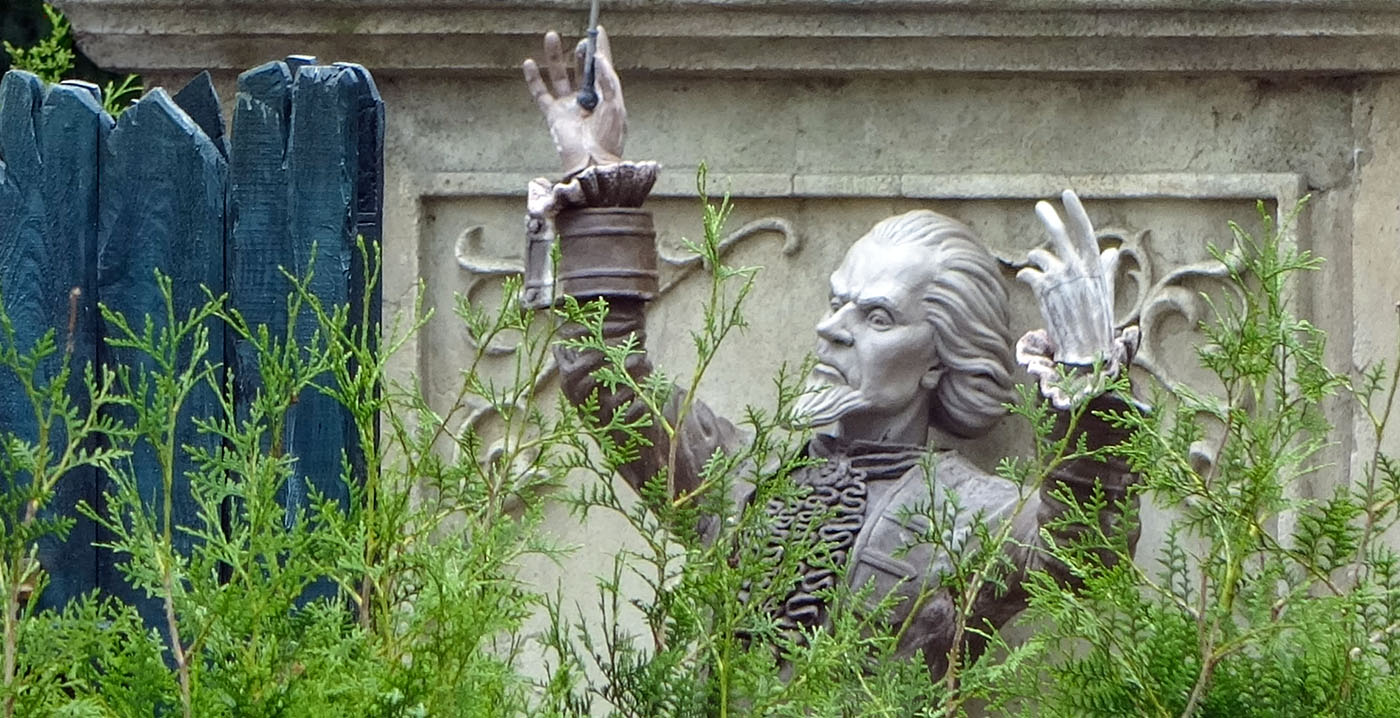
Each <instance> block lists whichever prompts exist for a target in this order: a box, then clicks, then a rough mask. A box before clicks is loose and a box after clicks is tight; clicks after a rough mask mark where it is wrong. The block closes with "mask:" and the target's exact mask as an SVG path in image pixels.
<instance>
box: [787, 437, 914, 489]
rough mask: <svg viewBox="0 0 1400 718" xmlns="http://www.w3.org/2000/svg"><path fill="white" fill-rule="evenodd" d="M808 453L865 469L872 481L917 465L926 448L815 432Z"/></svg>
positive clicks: (896, 474) (901, 474)
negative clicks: (854, 439) (850, 439)
mask: <svg viewBox="0 0 1400 718" xmlns="http://www.w3.org/2000/svg"><path fill="white" fill-rule="evenodd" d="M807 453H808V455H810V456H813V457H816V458H821V459H826V460H827V462H828V463H834V464H845V465H846V466H848V467H849V468H851V469H856V470H859V471H863V472H865V475H866V478H867V479H871V480H881V479H896V478H899V477H900V476H903V475H904V474H905V473H906V472H908V471H909V470H910V469H912V468H914V467H915V466H918V465H919V463H920V462H921V461H923V460H924V457H926V456H927V455H928V453H929V449H928V447H925V446H915V445H912V444H893V443H883V442H878V441H849V440H846V439H842V438H841V437H838V436H829V435H826V434H818V435H816V436H814V437H812V441H811V443H809V444H808V445H807Z"/></svg>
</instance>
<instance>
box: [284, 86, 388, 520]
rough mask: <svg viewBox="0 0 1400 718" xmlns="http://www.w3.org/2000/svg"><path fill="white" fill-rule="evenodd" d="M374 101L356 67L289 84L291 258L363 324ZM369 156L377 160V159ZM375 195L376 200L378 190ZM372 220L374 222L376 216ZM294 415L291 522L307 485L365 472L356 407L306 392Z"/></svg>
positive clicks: (331, 485) (320, 292) (337, 491)
mask: <svg viewBox="0 0 1400 718" xmlns="http://www.w3.org/2000/svg"><path fill="white" fill-rule="evenodd" d="M377 102H378V93H377V92H376V91H375V89H374V87H373V84H372V83H370V82H367V77H366V75H365V74H363V71H362V70H357V69H355V68H352V67H343V66H337V67H324V66H306V67H302V68H300V69H299V70H298V71H297V76H296V80H295V82H294V83H293V85H292V113H291V124H290V128H289V135H288V141H287V190H288V198H289V201H288V207H287V213H288V214H287V216H288V227H289V230H290V242H291V248H292V257H293V258H292V263H293V266H294V267H296V270H297V271H303V272H304V271H306V269H307V268H308V267H314V275H313V278H312V281H311V284H310V289H311V291H312V292H313V293H314V294H315V295H316V296H317V297H318V298H319V299H320V300H321V302H322V303H323V304H324V305H326V306H327V307H329V306H333V305H337V304H350V305H351V315H352V317H353V320H354V321H355V322H356V323H357V324H358V323H359V322H360V318H361V317H362V316H363V315H362V314H361V310H362V309H364V308H365V307H366V306H367V305H366V304H365V302H364V297H365V289H364V286H363V285H364V276H363V272H362V271H357V270H358V268H359V267H361V266H362V265H361V264H360V262H361V261H362V259H361V258H359V257H358V255H359V250H358V248H357V241H356V238H357V236H358V235H359V234H360V230H361V214H362V212H361V210H362V205H361V203H360V195H361V176H360V175H361V167H362V160H361V147H362V133H363V132H365V131H368V132H372V133H377V132H379V131H380V129H379V127H378V123H377V122H373V121H372V120H373V118H375V117H378V116H379V115H378V114H376V113H375V111H374V110H373V108H372V104H373V103H377ZM367 108H368V109H370V110H371V112H370V113H369V114H368V115H366V112H365V111H366V109H367ZM377 112H382V109H381V110H378V111H377ZM367 117H368V118H369V120H371V121H366V118H367ZM363 161H364V163H366V164H370V165H373V164H374V163H376V162H377V161H378V159H377V158H371V157H365V158H364V160H363ZM374 203H375V205H376V206H377V203H378V198H377V196H376V198H375V200H374ZM372 214H374V213H372ZM374 223H375V226H376V227H377V223H378V219H377V214H376V219H375V220H374ZM313 251H314V253H315V255H314V257H313ZM313 263H314V264H313ZM377 306H378V303H377V302H370V303H369V305H368V307H369V308H370V309H374V310H375V311H376V313H377V309H376V308H377ZM314 328H315V327H314V325H313V324H312V322H311V321H310V317H303V318H302V319H301V321H300V322H299V323H298V332H299V333H300V335H301V339H302V340H303V341H305V340H307V339H309V338H310V335H311V332H312V331H313V330H314ZM371 333H373V332H371ZM288 419H289V420H288V422H287V426H288V436H287V447H288V450H289V452H290V453H292V454H294V455H295V456H297V457H298V473H299V474H300V475H301V476H303V477H305V484H303V483H302V482H301V481H296V482H291V483H289V484H288V490H287V495H286V504H285V505H286V510H287V520H288V521H291V520H293V519H294V517H295V515H296V512H297V511H299V510H302V509H303V508H305V506H306V502H307V494H306V491H307V485H310V486H314V487H315V488H316V490H317V491H318V492H320V493H322V494H323V495H325V496H327V497H330V498H334V499H336V500H339V501H341V502H342V503H344V502H347V501H348V500H349V492H348V490H347V487H346V485H345V483H344V482H343V481H342V480H341V476H340V475H341V467H342V466H343V463H342V462H343V460H344V459H348V460H349V461H350V463H351V466H352V470H359V469H360V465H361V463H362V461H361V457H360V452H359V450H358V446H359V440H358V437H357V435H356V432H355V426H354V422H353V420H352V418H351V415H350V413H349V412H348V411H347V410H346V409H345V408H344V407H342V406H340V405H339V404H338V403H337V402H336V401H335V400H333V399H331V398H329V397H326V396H324V395H322V394H320V393H315V392H307V394H306V395H304V396H303V397H302V399H301V401H299V402H298V403H297V405H296V406H294V407H293V408H292V411H291V415H290V416H289V417H288Z"/></svg>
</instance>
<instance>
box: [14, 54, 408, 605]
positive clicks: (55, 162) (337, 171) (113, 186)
mask: <svg viewBox="0 0 1400 718" xmlns="http://www.w3.org/2000/svg"><path fill="white" fill-rule="evenodd" d="M223 127H224V122H223V116H222V111H221V109H220V103H219V100H218V97H217V96H216V95H215V92H214V89H213V86H212V84H211V83H210V81H209V77H208V75H207V74H203V75H200V76H199V77H198V78H196V79H195V80H194V81H193V82H191V83H190V84H189V85H188V86H186V87H185V88H184V89H182V90H181V91H180V92H178V93H176V94H175V95H174V96H171V95H169V94H167V93H166V92H165V91H164V90H162V89H155V90H152V91H151V92H149V93H148V94H147V95H146V96H145V97H144V98H142V99H141V101H140V102H138V103H136V105H135V106H133V107H131V108H129V109H128V110H126V112H124V113H123V114H122V115H121V117H120V119H119V120H116V121H114V120H113V119H112V118H111V117H110V116H108V115H106V114H105V113H103V112H102V110H101V108H100V104H99V102H98V94H97V91H96V89H95V88H93V87H92V86H89V85H86V84H82V83H65V84H62V85H57V86H53V87H47V88H46V87H44V86H43V84H42V83H41V82H39V81H38V79H37V78H35V77H34V76H33V75H29V74H27V73H22V72H10V73H7V74H6V75H5V77H4V79H3V82H0V292H3V297H4V302H5V306H6V308H7V310H8V311H9V314H10V317H11V318H12V319H13V320H14V324H15V327H16V330H17V333H18V337H17V338H18V341H19V343H20V345H21V346H26V345H28V344H30V343H32V342H33V341H34V340H35V339H37V338H38V337H39V336H41V335H42V334H43V333H44V332H46V331H48V330H50V329H57V330H58V332H59V336H60V337H68V336H69V335H71V337H72V342H73V347H74V348H73V356H74V357H75V360H76V363H77V365H78V366H81V365H82V364H83V363H86V362H91V361H97V362H102V363H105V364H109V365H121V364H126V365H133V366H139V365H140V359H139V358H138V357H135V356H133V355H132V353H131V352H130V351H129V350H125V349H121V348H115V347H110V346H107V345H106V343H105V342H104V341H103V340H102V337H103V336H104V335H105V334H106V332H107V329H106V327H104V326H103V323H102V321H101V320H100V317H99V315H98V312H97V309H96V307H97V302H99V301H100V302H102V303H104V304H106V305H107V306H109V307H111V308H112V309H115V310H118V311H120V312H122V313H123V314H125V315H126V316H127V317H128V319H129V320H131V322H132V324H133V325H139V322H142V321H144V319H143V317H144V316H146V315H150V316H151V317H152V318H153V319H154V320H155V321H156V325H157V327H159V326H160V325H161V324H162V323H163V320H164V315H165V313H164V304H163V300H162V299H161V296H160V293H159V291H158V289H157V287H156V283H155V275H154V270H155V269H157V268H159V269H160V270H161V271H162V272H163V273H165V274H166V275H168V276H169V277H171V279H172V281H173V286H174V299H175V305H176V313H177V315H183V314H185V313H186V312H188V311H189V310H190V309H191V308H193V307H195V306H198V305H199V304H201V303H202V302H203V301H204V299H205V297H204V292H203V290H202V289H201V286H203V287H207V288H208V289H209V290H210V291H212V292H213V293H215V294H220V293H224V292H227V293H228V295H229V302H230V304H231V305H232V306H233V307H235V308H237V309H239V310H240V311H241V312H243V314H244V316H245V317H246V318H247V319H248V320H249V321H250V322H251V323H253V324H259V323H265V324H267V325H269V327H271V328H273V330H274V331H280V330H281V328H282V327H285V326H286V321H287V317H286V312H287V304H286V297H287V291H288V284H287V282H286V280H285V278H284V277H283V276H282V274H281V271H280V269H279V267H286V268H287V269H288V270H289V271H293V272H301V271H305V270H306V268H307V267H308V265H309V264H310V263H311V248H312V245H313V244H314V245H315V247H316V253H317V256H316V258H315V266H316V272H315V278H316V279H315V284H314V286H313V291H314V292H316V293H317V295H318V296H319V297H320V298H321V299H322V301H324V302H326V303H327V304H350V305H351V306H352V307H353V308H354V311H353V312H352V316H355V317H358V316H360V311H361V310H362V309H367V310H368V312H369V315H370V316H371V322H372V324H374V325H376V326H377V324H378V318H379V306H380V299H379V296H378V293H377V292H370V291H368V290H367V289H366V287H365V284H364V281H363V278H364V272H363V265H362V264H361V262H362V261H363V258H362V256H361V255H360V254H359V253H358V252H357V250H356V237H357V236H363V237H364V238H365V240H366V241H367V243H369V245H370V246H371V247H374V246H377V243H378V241H379V239H380V227H381V224H382V223H381V219H380V218H381V216H382V197H383V146H384V134H383V128H384V106H383V102H382V101H381V100H380V98H379V93H378V91H377V90H376V88H375V86H374V81H373V79H372V78H371V77H370V75H369V73H368V72H366V71H365V70H364V68H362V67H359V66H357V65H350V64H337V65H334V66H318V65H315V64H314V60H309V61H308V59H306V58H289V61H288V62H272V63H268V64H266V65H262V66H260V67H257V68H254V69H252V70H249V71H248V72H245V73H243V75H242V76H240V77H239V80H238V95H237V98H236V101H235V110H234V117H233V131H232V134H231V136H230V137H225V135H224V132H223ZM375 286H376V287H377V286H378V282H377V281H376V282H375ZM74 288H77V289H78V290H79V291H78V292H76V293H74V292H73V290H74ZM71 302H76V304H75V305H74V306H76V312H75V313H73V312H70V309H71V307H70V303H71ZM70 314H71V316H70ZM70 322H71V326H70ZM308 331H309V330H308ZM211 344H212V345H211V348H210V353H211V356H212V357H215V358H218V357H223V359H224V365H225V366H227V367H229V368H230V370H232V371H233V372H234V378H235V385H234V391H235V397H236V401H237V402H238V403H240V404H244V405H246V403H247V402H249V401H250V400H251V399H252V397H253V396H254V395H255V393H256V392H257V390H258V386H259V379H258V375H257V367H256V362H255V358H254V357H253V356H252V353H251V350H250V349H249V347H247V346H244V345H243V343H242V342H240V341H238V340H237V339H236V338H235V337H232V336H228V337H226V336H224V334H223V333H221V332H215V333H213V334H211ZM55 367H56V363H55V365H54V366H49V367H45V369H44V370H45V371H54V370H55ZM80 376H81V372H75V386H74V389H75V391H76V390H77V388H78V382H77V381H76V377H80ZM76 395H78V396H81V395H82V393H81V392H77V393H76ZM214 401H215V398H214V397H213V396H212V394H210V393H208V392H206V393H204V394H201V395H197V396H194V397H192V399H191V401H189V402H188V404H187V406H186V409H185V412H186V414H187V416H184V417H182V418H181V420H180V421H179V425H180V426H181V427H184V428H185V430H186V431H187V433H186V434H185V435H182V436H180V437H179V441H180V442H181V443H183V444H194V443H197V442H204V443H208V442H209V441H211V440H212V439H210V438H209V437H201V436H198V435H196V434H195V433H194V432H193V430H192V426H191V424H190V422H189V417H194V416H213V415H215V414H216V413H217V411H216V405H215V404H214ZM34 421H35V420H34V417H33V413H32V410H30V409H29V407H28V405H27V402H25V401H23V397H22V395H20V394H19V392H18V387H17V386H16V385H15V384H14V380H13V379H12V378H10V377H0V422H3V424H4V426H6V427H8V428H12V429H14V430H17V431H19V432H21V433H27V434H28V435H30V436H33V435H34ZM284 441H285V447H286V450H287V451H288V452H289V453H290V454H292V455H294V456H297V457H298V464H297V467H298V473H299V474H300V475H301V477H302V478H303V479H304V480H303V481H295V482H291V487H290V488H289V490H288V491H287V495H286V496H285V502H286V510H287V514H286V515H287V520H288V521H290V520H291V519H292V517H294V516H295V514H296V512H297V511H298V510H299V509H300V508H302V507H304V506H305V503H306V490H305V486H306V483H307V482H309V483H311V484H312V485H315V486H316V487H317V489H318V490H319V491H322V492H325V493H327V494H328V495H330V496H335V497H338V498H340V499H342V500H345V499H346V498H347V497H346V495H345V490H344V487H343V485H342V484H341V482H340V480H339V476H340V472H341V457H342V455H343V454H348V455H349V456H350V457H351V459H352V462H353V461H355V460H356V458H357V452H356V446H357V441H356V439H355V437H354V435H353V431H352V425H351V424H350V422H349V418H348V416H347V415H346V414H345V413H344V411H343V410H342V409H341V408H340V407H338V406H337V405H335V404H334V403H333V402H332V401H330V400H328V399H326V398H325V397H323V396H321V395H319V394H317V393H314V392H308V393H307V396H305V397H303V398H302V399H301V401H299V402H298V404H297V405H296V407H295V413H294V415H293V416H292V417H291V419H290V421H289V422H288V426H287V436H286V437H285V438H284ZM186 461H187V460H186ZM134 463H135V466H136V468H137V474H138V477H139V482H140V486H141V491H142V495H143V496H144V497H148V498H149V500H151V501H153V502H157V503H156V505H159V502H163V500H164V497H163V496H161V486H162V482H161V480H160V476H159V473H158V471H157V469H156V465H155V461H154V457H153V456H151V455H141V454H138V455H137V456H136V457H135V458H134ZM186 468H188V466H187V465H185V466H177V467H176V476H177V477H180V476H181V475H182V473H183V471H184V470H185V469H186ZM103 481H104V479H103V477H100V476H96V475H94V473H93V472H75V475H72V476H68V477H65V479H64V480H63V481H62V482H61V484H60V489H59V493H58V496H57V497H56V499H55V501H54V503H53V510H54V511H56V512H62V513H65V514H70V515H71V514H73V513H74V511H73V508H74V506H75V505H76V503H77V502H79V501H86V502H88V503H89V504H91V505H95V506H96V505H98V501H99V497H100V496H101V493H102V488H103ZM171 501H172V503H173V505H174V507H175V515H176V516H177V517H188V518H189V520H190V521H191V522H192V521H193V517H194V515H195V513H194V512H195V506H194V502H193V500H192V498H191V497H190V495H189V492H188V489H187V488H186V487H184V486H182V482H180V481H179V480H178V479H177V481H176V483H175V488H174V489H173V495H172V496H171ZM4 520H6V521H9V520H10V519H4ZM177 536H179V534H177ZM102 539H103V536H102V532H101V531H100V530H99V529H98V528H97V527H95V526H94V525H93V524H92V522H90V521H87V520H81V521H79V523H78V525H77V526H76V527H75V529H74V530H73V531H72V532H71V533H70V535H69V536H68V538H67V540H65V541H62V542H60V541H56V540H48V541H46V542H44V543H43V544H42V545H41V546H40V552H39V560H40V563H41V564H42V565H43V568H44V570H45V571H46V572H47V573H48V574H49V576H50V578H51V584H50V586H49V588H48V590H47V591H46V592H45V593H44V596H43V599H42V603H43V605H49V606H53V605H61V604H63V603H65V602H67V601H68V600H69V599H71V598H72V597H73V596H75V595H78V594H79V593H82V592H85V591H90V590H92V589H93V588H101V589H102V590H104V591H106V592H108V593H110V594H112V595H116V596H120V597H122V598H124V599H126V600H128V601H131V602H133V603H136V604H138V605H141V604H144V603H146V601H145V599H144V598H143V597H141V596H137V595H134V593H133V592H131V591H130V589H128V588H127V587H126V586H125V584H124V582H123V581H122V579H121V576H120V575H119V574H118V572H117V570H116V567H115V565H114V559H113V557H111V556H107V555H103V553H102V552H100V551H99V550H97V549H94V548H93V543H94V541H96V542H99V543H100V542H101V541H102ZM188 540H189V539H188V538H187V537H181V538H177V541H185V542H186V543H185V544H184V545H183V547H185V548H187V547H188V543H187V542H188ZM143 608H147V609H149V608H150V607H149V606H143Z"/></svg>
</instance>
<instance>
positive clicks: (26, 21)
mask: <svg viewBox="0 0 1400 718" xmlns="http://www.w3.org/2000/svg"><path fill="white" fill-rule="evenodd" d="M49 31H50V28H49V20H48V18H46V17H44V3H43V2H42V0H0V40H4V41H5V42H8V43H10V44H12V45H15V46H17V47H29V46H30V45H33V44H34V43H35V42H38V41H39V40H40V39H41V38H45V37H48V35H49ZM74 50H75V51H76V52H77V55H78V59H77V66H76V67H75V68H74V69H73V72H72V73H70V74H69V75H67V76H68V77H75V78H78V79H82V80H87V81H88V82H93V83H97V84H98V85H104V86H105V85H106V84H107V82H109V81H112V80H116V81H117V82H121V79H122V78H121V76H120V75H116V74H113V73H110V72H104V71H103V70H101V69H99V68H98V67H97V65H94V64H93V62H92V60H89V59H88V57H87V55H84V54H83V53H82V51H81V50H78V49H77V48H74ZM8 69H10V56H9V55H7V54H5V53H4V52H0V73H4V72H5V71H6V70H8Z"/></svg>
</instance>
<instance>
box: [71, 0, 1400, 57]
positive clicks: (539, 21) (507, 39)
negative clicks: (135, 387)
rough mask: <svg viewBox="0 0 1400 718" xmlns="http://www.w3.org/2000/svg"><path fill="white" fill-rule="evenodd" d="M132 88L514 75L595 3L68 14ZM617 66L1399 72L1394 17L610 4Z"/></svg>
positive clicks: (1186, 3)
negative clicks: (340, 74) (321, 64)
mask: <svg viewBox="0 0 1400 718" xmlns="http://www.w3.org/2000/svg"><path fill="white" fill-rule="evenodd" d="M56 3H57V4H58V5H59V6H60V7H61V8H62V9H63V10H64V11H65V12H67V13H68V15H69V17H70V18H71V19H72V21H73V25H74V27H75V29H76V31H77V35H78V39H79V42H80V44H81V46H82V47H83V49H84V51H85V52H87V54H88V55H89V56H90V57H92V58H93V59H94V60H95V61H96V62H97V63H98V64H100V65H103V66H105V67H110V68H114V69H123V70H135V71H158V72H159V71H186V70H197V69H202V68H210V69H215V70H242V69H245V68H247V67H250V66H252V65H256V64H259V63H261V62H265V61H266V60H268V59H269V58H274V57H280V56H282V55H287V54H297V53H301V54H312V55H317V56H319V57H320V58H322V59H323V60H348V61H354V62H359V63H361V64H364V65H366V66H368V67H370V68H372V69H373V70H374V71H376V72H379V73H404V72H410V73H444V72H453V73H467V74H473V75H502V74H512V75H513V74H514V73H516V72H517V69H516V68H517V67H518V63H519V61H520V59H521V58H523V57H525V56H526V55H527V54H529V53H531V52H534V51H535V48H536V47H537V46H538V36H539V34H540V33H541V31H542V30H544V29H547V28H559V29H561V30H570V29H574V30H575V32H577V28H581V27H582V26H583V25H584V24H585V22H586V15H587V3H586V2H585V1H584V0H570V1H569V2H563V1H561V0H534V1H526V0H465V1H462V0H297V1H295V2H293V1H289V0H193V1H192V0H56ZM602 16H603V22H604V24H605V25H607V26H608V30H609V32H610V33H611V34H613V36H614V37H616V38H619V39H621V40H622V41H623V42H622V43H621V47H623V48H625V49H624V50H622V51H620V52H619V58H618V64H619V66H620V68H621V69H623V70H628V71H633V72H636V71H643V72H646V71H652V72H657V73H666V74H702V73H707V74H708V73H716V72H724V73H731V74H732V73H743V74H754V75H763V74H793V73H810V74H818V75H833V74H836V75H840V74H863V73H902V72H969V73H1025V72H1033V73H1136V72H1172V73H1216V72H1230V73H1265V74H1310V75H1317V74H1324V75H1325V74H1352V73H1374V72H1394V71H1397V70H1400V1H1397V0H981V1H980V2H976V1H972V0H923V1H922V2H911V1H910V0H862V1H860V2H855V1H853V0H786V1H783V0H780V1H778V2H762V1H760V0H604V2H603V12H602Z"/></svg>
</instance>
